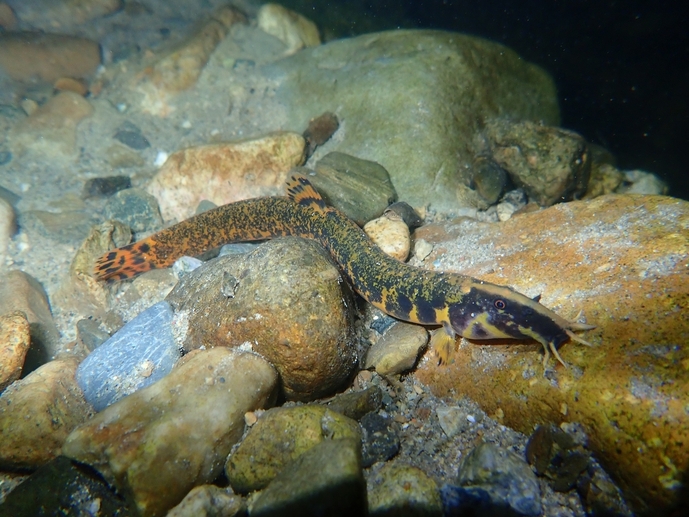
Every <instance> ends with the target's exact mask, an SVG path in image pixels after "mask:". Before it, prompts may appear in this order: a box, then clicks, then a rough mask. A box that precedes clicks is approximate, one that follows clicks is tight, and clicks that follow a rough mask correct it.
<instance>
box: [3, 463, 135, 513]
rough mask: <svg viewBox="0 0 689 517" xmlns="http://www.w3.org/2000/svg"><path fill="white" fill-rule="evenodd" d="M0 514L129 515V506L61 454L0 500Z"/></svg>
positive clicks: (97, 477) (94, 476) (101, 480)
mask: <svg viewBox="0 0 689 517" xmlns="http://www.w3.org/2000/svg"><path fill="white" fill-rule="evenodd" d="M0 514H2V515H3V517H5V516H12V517H15V516H20V515H26V516H28V515H32V516H33V515H35V516H39V515H64V516H67V515H75V516H76V515H90V516H94V517H96V516H101V515H102V516H105V515H108V516H110V515H112V516H117V517H129V516H130V515H132V512H131V511H130V509H129V508H128V507H127V506H126V504H125V502H124V501H123V500H122V498H121V497H120V496H118V495H117V494H115V492H114V491H113V490H112V489H111V488H110V487H109V486H108V485H107V483H105V481H103V479H102V478H101V477H100V476H98V475H96V474H92V473H90V472H87V471H85V469H84V468H83V467H82V466H81V465H79V464H77V463H76V462H74V461H71V460H70V459H69V458H65V457H64V456H58V457H57V458H55V459H54V460H52V461H51V462H50V463H47V464H46V465H43V466H42V467H40V468H39V469H38V470H37V471H36V472H34V473H33V474H32V475H31V476H30V477H29V478H28V479H27V480H25V481H24V482H23V483H22V484H21V485H20V486H18V487H17V488H15V489H14V490H13V491H12V492H11V493H10V494H9V495H8V496H7V498H6V499H5V501H4V502H3V503H0Z"/></svg>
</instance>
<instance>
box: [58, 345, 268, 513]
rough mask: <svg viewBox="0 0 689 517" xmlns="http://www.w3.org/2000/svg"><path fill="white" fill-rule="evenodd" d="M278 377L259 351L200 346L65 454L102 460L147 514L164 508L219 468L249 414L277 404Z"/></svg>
mask: <svg viewBox="0 0 689 517" xmlns="http://www.w3.org/2000/svg"><path fill="white" fill-rule="evenodd" d="M276 383H277V375H276V373H275V370H274V369H273V368H272V367H271V366H270V365H269V364H268V363H267V362H266V361H265V360H264V359H262V358H260V357H259V356H257V355H255V354H251V353H242V352H237V351H234V350H230V349H227V348H223V347H218V348H214V349H212V350H209V351H197V352H195V353H194V355H193V357H190V358H189V359H188V360H187V361H186V362H185V363H184V364H182V365H181V366H179V367H178V368H175V369H174V370H173V371H172V372H171V373H170V374H169V375H168V376H167V377H165V378H163V379H161V380H160V381H158V382H156V383H155V384H152V385H151V386H148V387H147V388H144V389H142V390H139V391H137V392H136V393H134V394H132V395H130V396H129V397H126V398H124V399H122V400H120V401H119V402H117V403H116V404H113V405H112V406H110V407H108V408H107V409H106V410H105V411H103V412H101V413H99V414H98V415H96V416H95V417H94V418H93V419H91V420H90V421H89V422H87V423H86V424H85V425H83V426H82V427H80V428H78V429H76V430H75V431H74V432H73V433H72V434H71V435H70V436H69V437H68V438H67V441H66V443H65V445H64V447H63V449H62V450H63V454H64V455H65V456H68V457H70V458H73V459H75V460H77V461H80V462H82V463H86V464H88V465H91V466H92V467H93V468H95V469H96V470H97V471H98V472H100V474H101V475H102V476H103V477H104V478H105V479H106V480H107V481H108V482H109V483H111V484H113V485H115V486H116V487H117V488H118V490H119V491H121V492H122V493H124V494H125V495H126V496H127V497H128V499H130V500H132V501H133V502H134V503H135V505H136V507H137V509H138V512H139V514H140V515H143V516H152V515H163V514H165V512H167V510H169V509H170V508H172V507H173V506H175V505H176V504H179V502H180V501H181V500H182V499H183V498H184V496H185V495H186V494H187V493H188V492H189V491H190V490H191V489H192V488H194V487H195V486H197V485H202V484H206V483H210V482H211V481H213V480H214V479H215V478H216V477H217V476H218V475H219V474H220V472H221V471H222V467H223V462H224V460H225V458H226V457H227V455H228V454H229V452H230V449H231V448H232V446H233V445H234V444H235V443H236V442H237V441H238V440H239V439H240V438H241V436H242V433H243V430H244V414H245V413H246V412H248V411H254V410H256V409H259V408H262V407H264V406H266V405H270V404H271V402H272V400H273V398H272V396H273V394H274V392H275V386H276ZM160 465H165V468H163V469H161V468H159V467H160Z"/></svg>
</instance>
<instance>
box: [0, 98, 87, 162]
mask: <svg viewBox="0 0 689 517" xmlns="http://www.w3.org/2000/svg"><path fill="white" fill-rule="evenodd" d="M92 113H93V107H92V106H91V103H90V102H89V101H87V100H86V99H84V98H83V97H82V96H81V95H79V94H77V93H74V92H60V93H58V94H57V95H55V97H53V98H52V99H50V100H49V101H48V102H46V103H45V104H44V105H43V106H40V107H39V108H38V109H37V110H36V112H35V113H33V114H32V115H31V116H30V117H27V118H26V119H24V120H22V121H20V122H18V123H17V124H16V125H15V126H14V127H13V128H12V131H11V132H10V142H11V145H12V150H13V152H15V154H23V153H34V154H36V155H40V156H42V157H44V156H50V158H51V160H68V161H73V160H76V159H77V158H78V156H79V149H78V148H77V133H76V129H77V125H78V124H79V122H81V121H82V120H83V119H84V118H86V117H89V116H91V114H92Z"/></svg>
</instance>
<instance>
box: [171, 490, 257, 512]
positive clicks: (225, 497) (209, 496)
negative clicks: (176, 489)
mask: <svg viewBox="0 0 689 517" xmlns="http://www.w3.org/2000/svg"><path fill="white" fill-rule="evenodd" d="M242 509H244V504H243V501H242V498H241V497H239V496H237V495H234V494H233V493H232V490H230V489H225V488H220V487H219V486H215V485H201V486H197V487H194V488H192V489H191V491H190V492H189V493H188V494H187V495H186V497H185V498H184V499H182V502H181V503H179V504H178V505H177V506H175V507H174V508H173V509H172V510H170V511H169V512H167V516H166V517H192V516H196V517H234V516H238V515H241V514H240V512H241V511H242Z"/></svg>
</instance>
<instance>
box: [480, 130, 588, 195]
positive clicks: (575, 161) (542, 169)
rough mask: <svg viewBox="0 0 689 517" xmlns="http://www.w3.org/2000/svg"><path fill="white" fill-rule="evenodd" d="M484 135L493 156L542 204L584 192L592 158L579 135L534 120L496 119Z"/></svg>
mask: <svg viewBox="0 0 689 517" xmlns="http://www.w3.org/2000/svg"><path fill="white" fill-rule="evenodd" d="M483 135H484V136H485V138H486V140H487V146H488V149H489V150H490V154H491V158H492V159H493V160H495V162H496V163H497V164H498V165H499V166H500V168H501V169H503V170H505V171H507V173H508V174H509V176H510V178H511V179H512V181H513V182H514V184H515V185H517V187H520V188H522V189H524V191H525V192H526V194H527V195H528V196H529V200H531V201H535V202H536V203H538V204H539V205H541V206H550V205H552V204H554V203H558V202H561V201H569V200H570V199H577V198H580V197H581V196H583V195H584V193H585V192H586V188H587V186H588V181H589V176H590V174H591V162H592V158H591V156H590V153H589V151H588V147H587V144H586V141H585V140H584V139H583V138H582V137H581V136H579V135H578V134H576V133H574V132H572V131H566V130H564V129H560V128H556V127H549V126H544V125H542V124H537V123H534V122H528V121H524V122H513V121H511V120H506V119H495V120H492V121H490V122H489V123H487V124H486V127H485V128H484V130H483Z"/></svg>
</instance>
